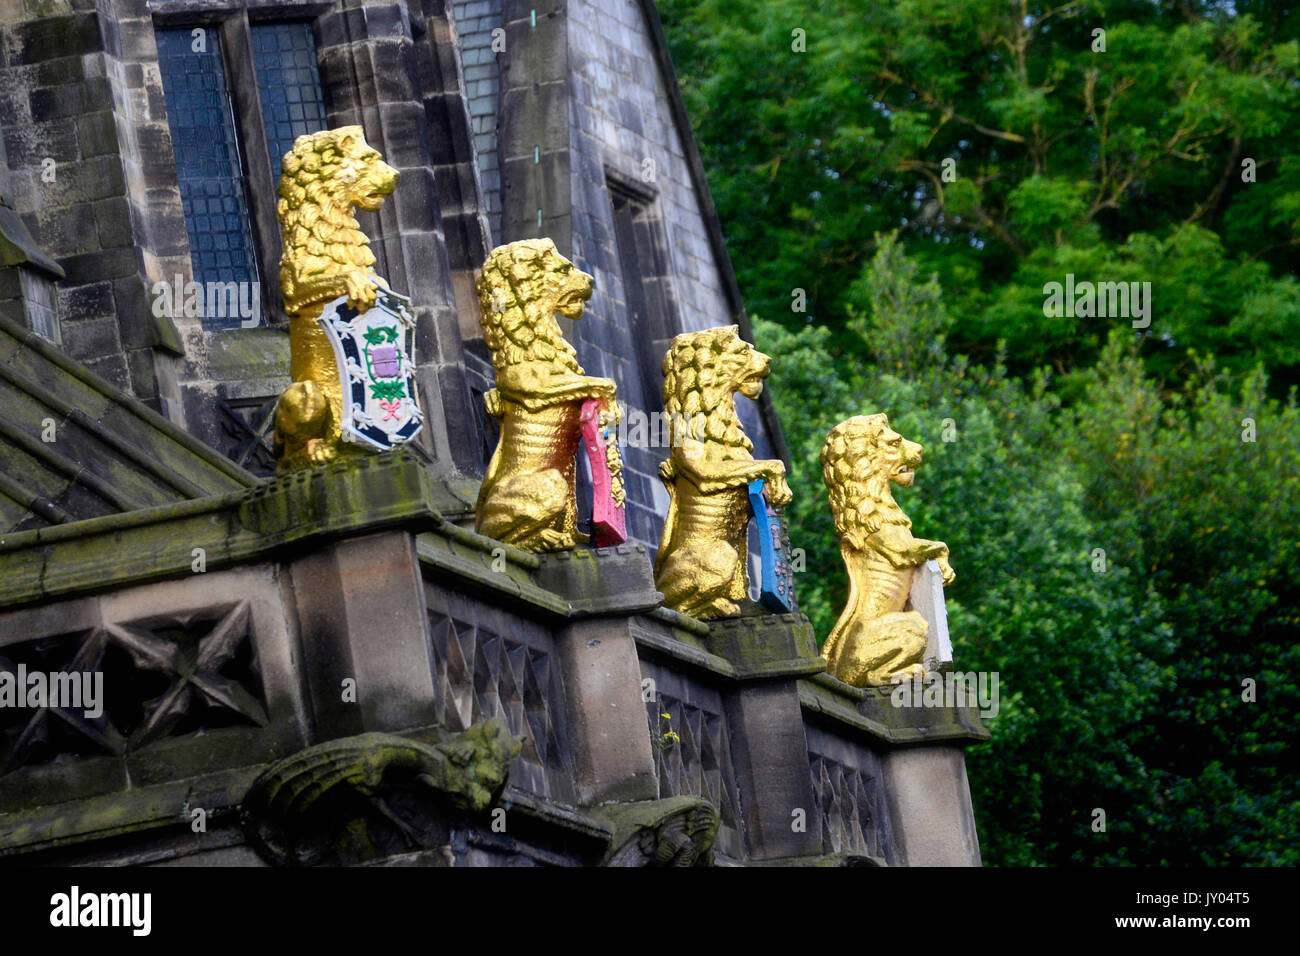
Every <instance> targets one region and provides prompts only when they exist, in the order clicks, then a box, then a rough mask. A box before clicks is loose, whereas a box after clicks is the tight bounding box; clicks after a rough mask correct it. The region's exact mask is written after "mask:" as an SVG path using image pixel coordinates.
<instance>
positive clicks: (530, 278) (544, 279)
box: [477, 239, 584, 375]
mask: <svg viewBox="0 0 1300 956" xmlns="http://www.w3.org/2000/svg"><path fill="white" fill-rule="evenodd" d="M560 265H561V260H560V257H559V254H558V253H557V252H556V251H555V245H554V244H553V243H552V242H551V241H550V240H549V239H537V240H532V241H528V242H523V241H521V242H514V243H511V244H510V245H508V246H501V247H499V248H497V249H495V250H493V252H492V254H491V255H490V256H489V257H488V260H487V261H486V262H485V263H483V269H482V270H481V271H480V272H479V275H478V281H477V288H478V299H479V305H480V307H481V308H482V310H483V333H484V339H485V340H486V341H487V346H488V348H489V349H491V350H492V364H493V366H494V367H495V368H496V369H497V371H501V370H503V369H506V368H509V367H510V366H512V365H518V364H520V363H521V362H549V363H552V364H554V365H555V366H556V367H557V368H559V369H562V370H564V371H568V372H572V373H573V374H574V375H582V374H584V372H583V371H582V368H581V367H579V365H578V359H577V353H576V352H575V351H574V348H573V346H571V345H570V344H569V343H568V342H566V341H565V340H564V333H563V332H562V331H561V330H560V325H559V323H558V322H556V321H555V312H556V304H557V303H558V300H559V297H560V295H561V294H562V292H563V290H562V288H561V287H560V285H559V284H557V283H555V282H553V281H548V280H550V279H551V278H552V274H553V273H554V271H555V270H556V269H557V268H559V266H560Z"/></svg>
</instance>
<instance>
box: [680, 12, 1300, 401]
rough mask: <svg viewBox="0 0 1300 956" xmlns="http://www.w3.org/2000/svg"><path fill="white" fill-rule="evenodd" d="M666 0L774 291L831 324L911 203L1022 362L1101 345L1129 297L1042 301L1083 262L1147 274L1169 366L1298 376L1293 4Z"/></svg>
mask: <svg viewBox="0 0 1300 956" xmlns="http://www.w3.org/2000/svg"><path fill="white" fill-rule="evenodd" d="M660 6H661V8H662V10H663V15H664V19H665V22H666V24H667V26H668V29H669V36H670V40H671V45H672V49H673V54H674V57H675V59H676V61H677V63H678V67H679V71H680V74H681V78H682V86H683V90H684V94H685V96H686V99H687V104H688V108H689V110H690V113H691V116H692V118H693V121H694V123H695V124H696V134H697V137H698V139H699V142H700V145H701V150H702V152H703V154H704V157H705V167H706V169H708V170H709V176H710V183H711V186H712V189H713V193H714V198H715V200H716V203H717V206H718V210H719V214H720V216H721V218H722V221H723V224H724V229H725V230H726V234H727V239H728V243H729V246H730V249H731V253H732V259H733V261H734V262H736V264H737V269H738V272H739V278H740V281H741V287H742V288H743V289H744V290H745V293H746V296H747V300H748V302H749V304H750V307H751V308H752V309H753V310H754V311H756V312H758V313H759V314H760V315H763V316H766V317H768V318H771V319H773V320H776V321H781V322H783V323H784V324H787V325H789V326H791V327H794V326H795V325H797V324H798V322H799V321H801V320H802V319H803V318H808V319H810V320H811V321H813V322H821V323H826V324H827V325H828V326H829V327H831V328H832V330H833V332H835V333H836V334H838V332H839V330H840V329H841V328H842V324H841V321H840V320H842V318H843V316H844V314H845V309H846V305H847V303H848V301H849V297H850V290H851V289H852V287H853V286H854V284H855V283H856V282H857V281H859V279H860V276H861V273H862V269H863V267H864V265H865V264H866V262H867V260H868V259H869V258H870V255H871V253H872V250H871V248H870V242H869V237H870V236H871V235H872V234H873V233H874V232H877V231H886V230H890V229H893V228H896V227H899V226H902V227H903V229H904V240H905V242H906V244H907V245H908V247H909V251H910V252H911V253H912V254H913V255H915V256H916V257H917V258H918V259H919V260H920V262H921V263H922V264H923V266H924V267H925V268H926V270H927V271H930V270H933V271H935V272H937V273H938V275H939V279H940V283H941V284H942V286H943V288H944V289H945V290H946V292H947V294H948V297H949V300H950V302H949V308H950V311H951V313H952V315H953V316H954V317H955V322H954V326H953V329H952V332H951V341H952V343H953V344H954V346H956V347H957V348H958V349H959V351H961V352H962V353H963V354H968V355H971V356H972V357H974V358H976V359H977V360H980V361H985V362H989V361H992V360H993V358H994V356H995V355H996V354H997V347H998V343H999V341H1005V342H1006V343H1007V351H1006V356H1007V362H1008V364H1009V366H1010V367H1011V369H1012V370H1013V371H1016V372H1020V373H1023V372H1025V371H1028V370H1030V369H1032V368H1036V367H1038V366H1039V365H1043V364H1050V365H1052V366H1053V367H1055V368H1056V369H1057V370H1058V371H1060V372H1068V371H1071V370H1073V369H1076V368H1078V367H1080V366H1086V365H1088V364H1090V363H1091V362H1092V361H1093V360H1095V358H1096V356H1097V354H1098V353H1099V351H1100V349H1101V347H1102V346H1103V344H1104V343H1105V341H1106V337H1107V334H1108V329H1109V327H1110V326H1112V325H1113V324H1114V322H1113V321H1110V320H1101V319H1095V318H1094V319H1087V318H1084V319H1073V320H1065V321H1062V320H1059V319H1050V320H1049V319H1046V318H1045V317H1044V315H1043V310H1042V306H1043V297H1044V296H1043V286H1044V284H1045V283H1046V282H1050V281H1061V280H1062V279H1063V278H1064V276H1065V274H1066V273H1068V272H1073V273H1074V274H1075V275H1076V276H1078V277H1079V278H1080V279H1081V280H1088V281H1097V280H1098V279H1103V280H1108V281H1119V280H1129V281H1149V282H1151V283H1152V286H1153V288H1152V293H1153V298H1154V302H1155V304H1156V305H1155V310H1154V315H1153V322H1152V326H1151V329H1150V330H1149V334H1147V335H1146V336H1145V337H1144V342H1143V348H1144V354H1145V355H1146V357H1147V359H1148V362H1149V364H1150V366H1151V367H1152V369H1153V370H1154V371H1156V372H1158V373H1159V374H1161V375H1162V376H1163V377H1166V378H1169V377H1176V376H1177V375H1178V374H1180V373H1182V372H1185V371H1186V367H1185V366H1184V365H1183V363H1182V357H1183V354H1184V352H1185V350H1186V349H1187V348H1195V349H1198V350H1201V351H1204V352H1208V353H1211V354H1214V355H1216V356H1217V357H1218V359H1219V362H1220V365H1221V366H1223V367H1226V368H1231V369H1233V370H1236V371H1244V370H1246V369H1248V368H1250V367H1253V365H1254V364H1256V363H1257V362H1263V363H1264V365H1265V367H1266V368H1267V369H1268V370H1269V372H1270V375H1271V376H1272V380H1273V382H1274V384H1275V390H1276V392H1277V394H1279V395H1280V394H1284V393H1285V390H1286V388H1287V387H1289V385H1291V384H1295V383H1296V382H1300V356H1298V355H1297V354H1296V349H1297V345H1296V337H1295V336H1294V335H1290V336H1288V335H1286V332H1287V331H1288V330H1293V329H1294V327H1295V326H1294V323H1295V320H1296V318H1297V312H1300V297H1298V296H1300V287H1297V285H1296V282H1295V279H1294V275H1293V272H1294V269H1295V266H1296V262H1297V256H1296V249H1297V245H1300V235H1298V234H1297V233H1298V230H1297V227H1298V226H1300V176H1297V175H1296V173H1297V172H1298V171H1300V148H1298V147H1297V140H1296V136H1295V129H1296V116H1297V113H1300V84H1297V83H1296V81H1295V77H1296V75H1297V73H1298V72H1300V42H1297V38H1296V37H1297V30H1298V29H1300V28H1298V27H1297V22H1298V21H1300V18H1297V17H1295V16H1287V7H1288V5H1287V4H1281V3H1246V4H1243V3H1234V4H1228V3H1206V2H1196V0H1191V2H1182V3H1177V4H1154V3H1145V2H1125V0H1119V2H1116V0H1106V2H1100V0H1093V2H1084V3H1077V4H1062V5H1060V6H1054V5H1051V4H1042V3H1028V2H1011V3H1008V2H1006V0H896V2H891V3H875V2H867V0H857V2H838V3H828V4H809V3H805V2H800V0H664V2H662V3H661V4H660ZM1098 30H1103V31H1104V42H1105V50H1104V52H1099V50H1098V49H1097V47H1098V38H1097V37H1095V36H1094V31H1098ZM796 31H802V33H801V34H800V33H797V32H796ZM801 38H802V39H801ZM800 47H802V48H803V52H799V48H800ZM1243 164H1246V165H1249V166H1250V167H1251V169H1252V170H1253V177H1254V179H1255V181H1254V182H1248V181H1246V179H1247V178H1249V177H1248V176H1247V173H1246V169H1245V166H1244V165H1243ZM946 172H950V173H951V175H945V173H946ZM774 254H775V255H777V256H778V260H779V261H778V262H777V263H775V265H776V267H774V263H773V261H772V259H773V256H774ZM793 288H803V289H805V290H806V291H807V292H808V296H809V308H808V313H807V315H806V316H801V315H799V314H796V313H792V312H791V289H793Z"/></svg>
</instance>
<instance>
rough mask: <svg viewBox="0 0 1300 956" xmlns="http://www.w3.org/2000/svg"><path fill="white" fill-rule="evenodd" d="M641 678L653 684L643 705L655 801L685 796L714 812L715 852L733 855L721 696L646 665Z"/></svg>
mask: <svg viewBox="0 0 1300 956" xmlns="http://www.w3.org/2000/svg"><path fill="white" fill-rule="evenodd" d="M641 677H642V680H643V681H644V680H646V679H649V680H651V681H653V682H654V683H653V685H652V686H653V689H654V699H653V700H650V701H648V702H647V703H646V719H647V721H648V722H649V728H650V746H651V747H652V749H653V750H654V756H655V774H656V775H657V776H658V778H659V797H660V798H661V799H662V798H665V797H680V796H686V795H690V796H697V797H703V798H704V799H706V800H708V801H709V802H710V803H711V804H713V805H714V806H715V807H717V808H718V814H719V818H720V824H719V840H721V841H722V842H721V843H720V844H719V849H721V850H722V851H723V852H724V853H729V854H731V853H736V852H737V851H738V849H739V838H740V804H739V801H738V799H737V796H736V780H735V774H734V773H733V772H732V768H731V746H730V738H729V736H728V733H727V721H726V716H725V715H724V713H723V709H722V697H721V695H720V694H719V693H718V692H717V691H716V690H714V689H713V688H711V687H707V686H704V685H700V684H696V683H694V682H692V681H690V680H687V679H686V678H684V677H682V676H681V675H680V674H676V673H674V672H672V671H669V670H667V669H666V668H664V667H662V666H660V665H658V664H653V663H649V662H647V661H642V662H641ZM642 686H643V687H644V686H646V685H645V684H644V683H643V685H642Z"/></svg>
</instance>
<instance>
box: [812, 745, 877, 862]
mask: <svg viewBox="0 0 1300 956" xmlns="http://www.w3.org/2000/svg"><path fill="white" fill-rule="evenodd" d="M804 732H805V735H806V737H807V740H808V769H809V772H810V773H811V775H812V786H813V793H814V794H816V797H817V807H818V810H819V811H820V812H821V819H822V840H823V847H824V851H825V852H826V853H849V854H855V855H860V856H870V857H875V858H877V859H880V860H883V861H885V862H887V863H890V864H894V863H897V862H898V861H897V853H896V852H895V849H894V846H893V840H892V835H891V833H890V826H889V813H888V810H887V807H886V805H885V793H884V783H883V780H882V778H881V771H880V761H879V758H878V757H877V756H876V755H875V754H874V753H872V752H871V751H870V750H867V749H866V748H864V747H861V746H859V745H857V744H854V743H852V742H850V741H848V740H846V739H844V738H843V737H840V736H837V735H836V734H832V733H829V732H827V731H825V730H823V729H821V728H820V727H817V726H815V725H812V724H808V725H806V726H805V728H804Z"/></svg>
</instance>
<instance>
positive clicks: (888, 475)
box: [821, 414, 956, 687]
mask: <svg viewBox="0 0 1300 956" xmlns="http://www.w3.org/2000/svg"><path fill="white" fill-rule="evenodd" d="M921 451H922V448H921V446H920V445H918V444H917V443H916V442H912V441H908V440H907V439H905V438H904V437H903V436H902V435H900V434H898V433H897V432H896V431H894V430H893V429H892V428H890V427H889V419H888V418H887V417H886V416H885V415H883V414H881V415H859V416H857V417H856V418H850V419H849V420H848V421H846V422H841V423H840V424H839V425H836V426H835V427H834V428H833V429H831V432H830V434H829V435H827V436H826V444H825V445H823V446H822V455H821V460H822V477H823V478H824V479H825V481H826V488H827V490H828V491H829V492H830V499H831V514H832V515H833V516H834V518H835V530H836V531H837V532H838V533H839V535H840V554H841V555H842V556H843V558H844V566H845V568H847V569H848V572H849V600H848V604H847V605H846V606H845V608H844V613H843V614H841V615H840V618H839V620H838V621H836V622H835V627H834V628H833V629H832V630H831V633H830V637H828V638H827V639H826V644H825V645H824V646H823V647H822V657H824V658H826V661H827V664H828V666H827V668H826V669H827V672H828V673H830V674H831V675H832V676H834V677H838V678H839V679H840V680H842V681H844V682H845V683H846V684H852V685H854V686H855V687H866V686H868V685H872V684H875V685H879V684H888V683H891V682H892V681H893V680H895V679H896V678H897V677H899V676H900V675H902V676H904V677H911V676H916V675H919V674H921V673H922V671H923V670H924V665H923V664H922V663H921V662H922V661H923V660H924V658H925V646H926V635H927V633H928V631H929V625H928V624H927V623H926V621H925V618H923V617H922V616H921V615H920V614H918V613H917V612H916V611H904V610H903V608H904V607H905V606H906V605H907V599H908V595H909V594H910V592H911V589H912V578H913V577H914V576H915V574H916V569H917V567H918V566H919V565H922V564H924V563H925V562H926V561H929V560H930V559H932V558H933V559H935V560H937V561H938V562H939V570H940V572H941V573H942V575H943V583H944V584H945V585H947V584H951V583H952V581H953V579H954V578H955V577H956V575H955V574H954V572H953V570H952V568H951V567H950V566H949V564H948V546H947V545H946V544H944V543H943V542H942V541H926V540H924V539H922V538H914V537H912V532H911V527H912V522H911V521H910V520H908V517H907V515H905V514H903V510H902V509H901V508H899V507H898V504H897V503H896V502H895V501H894V496H893V493H892V492H891V491H890V488H889V483H890V482H891V481H892V482H897V483H898V484H899V485H901V486H903V487H904V488H910V487H911V485H912V481H913V479H914V478H915V477H916V469H917V468H918V467H919V466H920V464H921Z"/></svg>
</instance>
